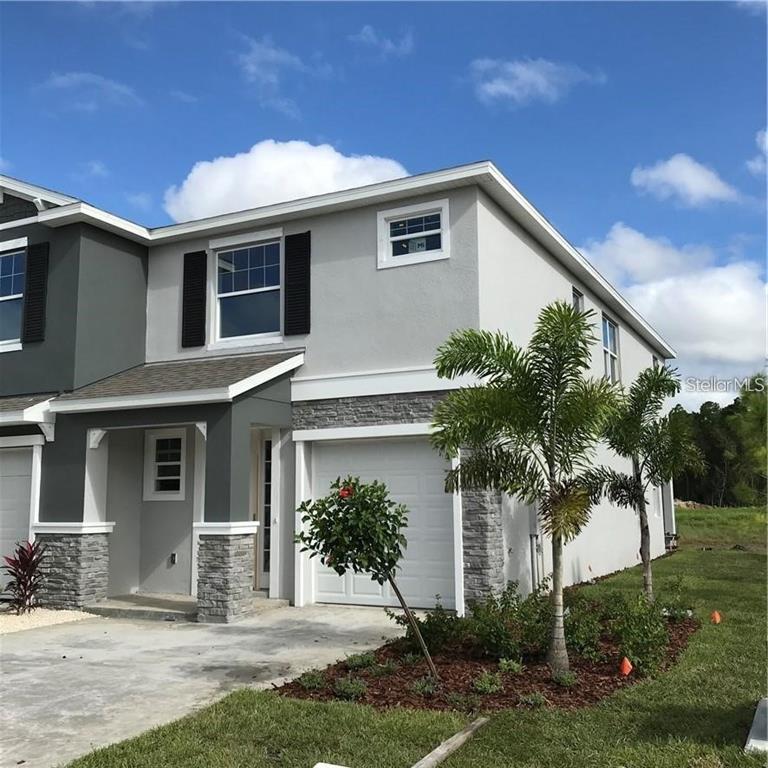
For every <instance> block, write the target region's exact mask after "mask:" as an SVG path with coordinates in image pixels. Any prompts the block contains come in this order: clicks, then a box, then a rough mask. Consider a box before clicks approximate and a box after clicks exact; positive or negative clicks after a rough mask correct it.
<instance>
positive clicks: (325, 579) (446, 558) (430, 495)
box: [312, 439, 455, 608]
mask: <svg viewBox="0 0 768 768" xmlns="http://www.w3.org/2000/svg"><path fill="white" fill-rule="evenodd" d="M447 468H448V465H447V463H446V462H445V461H444V460H443V459H441V458H440V456H439V455H438V454H437V453H435V451H433V450H432V448H431V447H430V446H429V444H428V443H427V441H426V440H421V439H410V440H370V441H369V440H354V441H349V442H329V443H324V442H323V443H315V444H314V445H313V447H312V477H313V495H315V496H322V495H324V494H326V493H328V488H329V486H330V484H331V482H332V481H333V480H335V479H336V478H337V477H339V476H340V477H342V478H343V477H345V476H346V475H357V476H359V477H360V479H361V480H364V481H369V482H370V481H371V480H379V481H381V482H384V483H386V485H387V488H388V489H389V492H390V495H391V497H392V499H394V500H395V501H397V502H399V503H402V504H405V506H406V507H408V510H409V515H408V527H407V528H406V530H405V536H406V538H407V539H408V547H407V548H406V550H405V555H404V556H403V559H402V560H401V561H400V563H401V566H402V568H401V570H399V571H398V573H397V576H396V580H397V584H398V587H399V588H400V591H401V592H402V593H403V595H404V597H405V598H406V600H407V601H408V602H409V604H410V605H411V606H413V607H415V608H431V607H434V605H435V595H440V600H441V602H442V604H443V606H444V607H446V608H453V607H454V605H455V600H454V568H453V500H452V496H451V495H450V494H447V493H445V491H444V490H443V485H444V482H445V472H446V469H447ZM313 562H315V561H314V560H313ZM316 599H317V600H318V602H321V603H351V604H356V605H398V602H397V598H396V597H395V596H394V594H391V590H390V588H389V586H388V585H384V586H383V587H380V586H379V585H378V584H377V583H376V582H375V581H371V579H370V577H369V576H367V575H365V574H358V575H353V574H351V573H347V574H345V575H344V576H343V577H339V576H337V575H336V573H335V572H334V571H332V570H331V569H329V568H325V567H324V566H322V565H320V564H319V562H318V564H317V591H316Z"/></svg>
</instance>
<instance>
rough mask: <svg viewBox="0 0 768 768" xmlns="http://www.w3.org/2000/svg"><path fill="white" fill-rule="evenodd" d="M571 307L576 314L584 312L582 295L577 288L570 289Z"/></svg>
mask: <svg viewBox="0 0 768 768" xmlns="http://www.w3.org/2000/svg"><path fill="white" fill-rule="evenodd" d="M571 306H572V307H573V308H574V309H575V310H576V311H577V312H583V311H584V294H583V293H582V292H581V291H580V290H579V289H578V288H574V287H571Z"/></svg>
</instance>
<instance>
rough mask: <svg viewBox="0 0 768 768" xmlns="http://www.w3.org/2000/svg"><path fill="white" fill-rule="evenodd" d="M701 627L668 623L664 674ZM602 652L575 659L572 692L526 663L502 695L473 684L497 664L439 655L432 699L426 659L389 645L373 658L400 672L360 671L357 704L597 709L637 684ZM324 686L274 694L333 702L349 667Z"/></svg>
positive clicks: (331, 670) (295, 685)
mask: <svg viewBox="0 0 768 768" xmlns="http://www.w3.org/2000/svg"><path fill="white" fill-rule="evenodd" d="M698 627H699V622H698V621H697V620H696V619H693V618H689V619H684V620H682V621H679V622H674V623H672V622H670V623H669V625H668V629H669V643H668V645H667V654H666V658H665V660H664V663H663V665H662V669H666V668H668V667H669V666H671V665H672V664H673V663H674V662H675V659H676V658H677V657H678V656H679V654H680V653H681V652H682V651H683V650H684V649H685V647H686V646H687V645H688V641H689V639H690V637H691V635H692V634H693V633H694V632H695V631H696V630H697V629H698ZM602 651H603V653H604V656H605V659H606V661H603V662H598V663H595V662H591V661H587V660H585V659H582V658H580V657H579V656H577V655H576V654H574V653H571V654H570V656H571V670H572V671H573V672H574V673H575V674H576V677H577V681H576V683H575V684H574V685H573V686H571V687H570V688H565V687H562V686H560V685H557V684H556V683H554V682H553V681H552V678H551V674H550V671H549V668H548V667H547V665H546V663H545V662H544V661H543V660H535V659H534V660H526V662H525V669H524V670H523V672H522V673H521V674H518V675H512V674H503V675H502V679H503V684H504V686H503V689H502V690H501V691H498V692H497V693H488V694H481V693H478V692H477V691H475V690H474V688H473V681H474V680H475V678H477V676H478V675H480V674H482V672H483V671H486V670H487V671H489V672H492V673H495V672H497V671H498V662H496V661H495V660H493V659H478V658H472V657H471V656H469V655H467V654H466V653H464V652H463V651H462V650H461V649H454V650H453V651H452V652H446V653H441V654H436V655H435V656H434V657H433V660H434V662H435V666H436V667H437V672H438V675H439V676H440V686H439V688H438V690H437V691H436V692H435V693H434V694H432V695H429V696H425V695H422V694H420V693H416V692H414V691H413V690H412V687H413V684H414V682H415V681H417V680H419V679H421V678H424V677H426V676H427V675H428V672H429V670H428V668H427V664H426V662H425V661H424V660H423V659H420V660H419V661H417V662H415V663H411V664H407V663H403V662H402V656H403V654H404V646H403V643H402V641H401V640H394V641H392V642H390V643H387V644H385V645H383V646H381V647H380V648H378V649H377V650H376V651H374V652H373V653H374V655H375V656H376V660H377V662H378V663H379V664H383V663H386V662H387V661H395V662H397V664H398V666H397V668H396V669H395V670H394V671H393V672H391V673H389V674H385V675H377V674H376V673H375V671H374V670H373V669H372V668H367V669H357V670H354V671H353V672H352V675H353V677H355V678H359V679H362V680H365V682H366V684H367V690H366V691H365V693H364V694H363V695H362V696H361V697H360V698H359V699H357V701H358V703H361V704H369V705H371V706H373V707H376V708H379V709H386V708H390V707H410V708H414V709H438V710H457V709H458V710H477V709H480V710H486V711H488V710H498V709H509V708H511V707H524V706H528V704H526V703H525V701H524V700H523V701H521V697H525V696H526V695H529V694H532V693H540V694H543V695H544V696H545V697H546V699H547V702H548V705H549V706H555V707H561V708H563V709H576V708H578V707H586V706H590V705H592V704H595V703H597V702H598V701H600V700H601V699H604V698H605V697H606V696H610V695H611V694H612V693H614V692H615V691H617V690H619V689H620V688H626V687H627V686H629V685H632V684H633V683H634V682H636V681H637V679H638V678H637V676H636V675H635V673H634V672H633V673H631V674H630V675H629V677H623V676H622V675H621V674H619V671H618V666H619V661H620V659H619V657H618V649H617V648H616V647H615V645H612V644H611V643H610V642H607V641H606V642H605V643H603V647H602ZM322 674H323V677H324V679H325V686H324V687H323V688H322V689H320V690H306V689H305V688H304V687H303V686H302V685H301V684H300V683H299V682H298V681H297V680H292V681H290V682H288V683H285V684H284V685H282V686H279V687H277V688H276V690H277V692H278V693H279V694H281V695H283V696H288V697H291V698H296V699H310V700H313V701H333V700H336V699H337V698H338V697H337V696H336V695H335V694H334V692H333V685H334V682H335V680H336V679H338V678H343V677H347V676H348V675H349V674H350V671H349V669H348V668H347V666H346V664H345V662H343V661H340V662H337V663H336V664H333V665H331V666H329V667H327V668H326V669H325V670H323V671H322Z"/></svg>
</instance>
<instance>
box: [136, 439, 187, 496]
mask: <svg viewBox="0 0 768 768" xmlns="http://www.w3.org/2000/svg"><path fill="white" fill-rule="evenodd" d="M185 474H186V431H185V430H184V429H156V430H151V431H147V433H146V445H145V452H144V501H184V477H185Z"/></svg>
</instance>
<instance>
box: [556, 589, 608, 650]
mask: <svg viewBox="0 0 768 768" xmlns="http://www.w3.org/2000/svg"><path fill="white" fill-rule="evenodd" d="M602 612H603V611H602V606H601V605H600V604H599V603H597V602H596V601H594V600H586V599H583V598H576V599H575V600H574V601H573V603H572V604H571V605H569V606H568V613H567V615H566V617H565V641H566V643H567V644H568V646H569V647H570V648H572V649H573V650H574V651H575V652H576V653H578V654H579V656H581V657H582V658H584V659H587V660H589V661H600V660H601V659H602V658H603V654H602V653H601V651H600V637H601V636H602V634H603V625H602V622H601V618H602Z"/></svg>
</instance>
